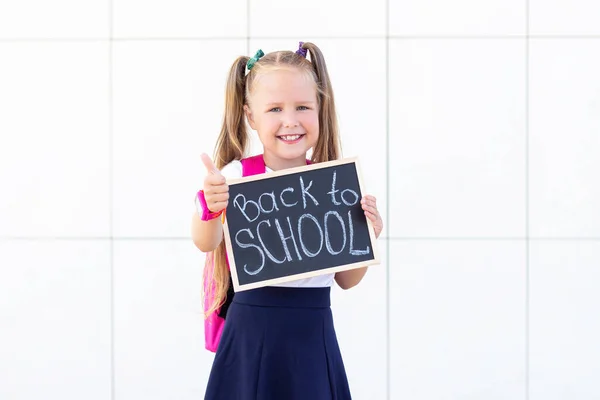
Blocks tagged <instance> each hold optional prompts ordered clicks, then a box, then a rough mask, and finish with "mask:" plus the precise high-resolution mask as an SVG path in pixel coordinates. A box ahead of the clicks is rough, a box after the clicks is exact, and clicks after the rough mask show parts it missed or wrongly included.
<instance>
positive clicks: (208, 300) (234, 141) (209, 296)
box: [202, 56, 249, 317]
mask: <svg viewBox="0 0 600 400" xmlns="http://www.w3.org/2000/svg"><path fill="white" fill-rule="evenodd" d="M248 59H249V58H248V57H244V56H242V57H238V58H237V59H236V60H235V62H234V63H233V65H232V66H231V69H230V70H229V76H228V78H227V85H226V89H225V113H224V115H223V125H222V127H221V133H220V134H219V138H218V139H217V144H216V147H215V154H214V161H215V165H216V167H217V168H219V169H221V168H223V167H224V166H225V165H227V164H229V163H230V162H231V161H233V160H239V159H242V158H243V156H244V152H245V150H246V145H247V143H248V134H247V129H246V121H245V117H244V103H245V97H246V63H247V62H248ZM204 280H205V282H204V285H203V288H204V290H203V292H202V297H203V302H204V304H205V316H206V317H208V315H210V314H211V313H213V312H215V311H216V310H218V309H219V308H220V307H221V306H222V305H223V303H224V302H225V300H226V297H227V291H228V289H229V285H230V272H229V268H228V267H227V256H226V249H225V241H224V240H221V243H220V244H219V246H218V247H217V248H216V249H215V250H213V251H212V252H209V253H208V254H206V264H205V268H204Z"/></svg>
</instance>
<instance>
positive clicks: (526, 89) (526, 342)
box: [525, 0, 530, 400]
mask: <svg viewBox="0 0 600 400" xmlns="http://www.w3.org/2000/svg"><path fill="white" fill-rule="evenodd" d="M529 17H530V8H529V0H525V400H529V295H530V293H529V286H530V285H529V241H530V240H529V233H530V232H529V30H530V28H529Z"/></svg>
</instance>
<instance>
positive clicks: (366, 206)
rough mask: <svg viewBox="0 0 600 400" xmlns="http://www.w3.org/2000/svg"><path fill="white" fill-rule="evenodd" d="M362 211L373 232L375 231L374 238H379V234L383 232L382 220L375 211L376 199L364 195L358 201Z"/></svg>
mask: <svg viewBox="0 0 600 400" xmlns="http://www.w3.org/2000/svg"><path fill="white" fill-rule="evenodd" d="M360 204H361V205H362V209H363V210H364V212H365V216H366V217H367V218H369V219H370V220H371V222H372V223H373V230H374V231H375V237H377V238H378V237H379V234H380V233H381V231H382V230H383V219H381V215H379V211H377V199H376V198H375V197H374V196H371V195H366V196H364V197H363V198H362V200H361V201H360Z"/></svg>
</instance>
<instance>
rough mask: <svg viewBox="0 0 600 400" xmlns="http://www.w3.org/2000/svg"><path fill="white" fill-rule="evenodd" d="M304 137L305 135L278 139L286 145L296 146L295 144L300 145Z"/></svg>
mask: <svg viewBox="0 0 600 400" xmlns="http://www.w3.org/2000/svg"><path fill="white" fill-rule="evenodd" d="M303 137H304V134H302V135H281V136H277V138H278V139H279V140H281V141H283V142H285V143H289V144H294V143H298V142H299V141H300V140H301V139H302V138H303Z"/></svg>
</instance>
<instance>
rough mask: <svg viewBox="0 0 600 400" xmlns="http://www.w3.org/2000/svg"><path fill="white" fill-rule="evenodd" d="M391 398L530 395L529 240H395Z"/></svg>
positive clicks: (513, 398) (520, 398)
mask: <svg viewBox="0 0 600 400" xmlns="http://www.w3.org/2000/svg"><path fill="white" fill-rule="evenodd" d="M389 257H390V259H389V261H390V266H389V274H390V282H389V284H390V296H389V298H390V305H389V307H390V349H389V352H390V357H391V370H390V388H391V391H390V398H391V399H411V400H425V399H427V400H429V399H494V400H497V399H502V400H509V399H510V400H524V399H525V398H526V397H525V357H526V353H525V351H526V349H525V323H526V319H525V304H526V299H525V295H526V293H525V290H526V257H525V242H524V241H512V240H505V241H495V240H472V241H468V240H464V241H463V240H461V241H426V240H407V241H400V240H392V241H390V254H389Z"/></svg>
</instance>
